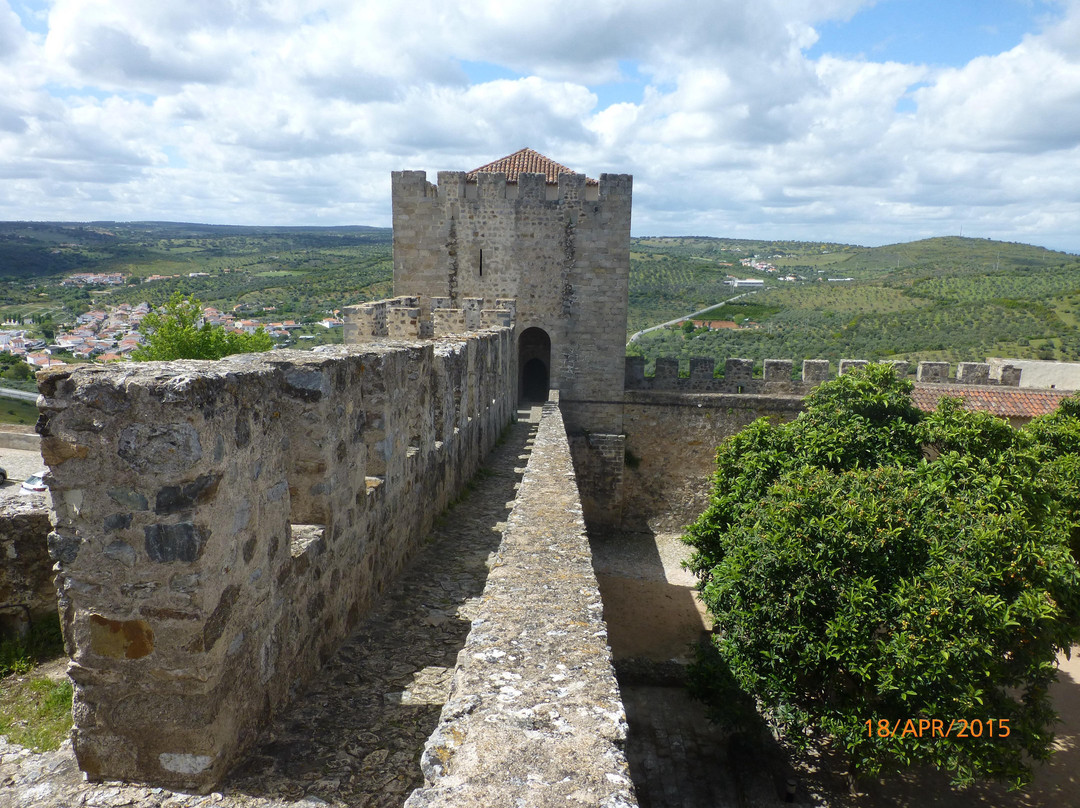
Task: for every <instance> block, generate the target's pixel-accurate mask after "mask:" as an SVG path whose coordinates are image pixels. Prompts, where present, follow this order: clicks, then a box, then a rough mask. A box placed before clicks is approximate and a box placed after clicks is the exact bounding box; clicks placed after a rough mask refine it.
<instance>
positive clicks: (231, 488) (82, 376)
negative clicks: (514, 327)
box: [38, 328, 516, 791]
mask: <svg viewBox="0 0 1080 808" xmlns="http://www.w3.org/2000/svg"><path fill="white" fill-rule="evenodd" d="M511 335H512V331H511V330H510V329H506V328H500V329H491V330H488V331H483V332H478V333H475V334H470V335H469V336H468V337H459V338H448V339H442V340H436V341H434V342H425V343H417V342H412V343H410V342H400V343H383V344H374V345H366V346H362V347H335V348H332V349H329V350H326V351H325V352H321V353H309V352H299V351H274V352H271V353H268V354H259V355H246V356H237V357H229V358H227V359H224V360H221V361H220V362H195V361H178V362H169V363H146V364H136V365H124V366H115V365H110V366H104V367H89V366H84V367H82V368H78V369H75V370H70V369H65V370H59V371H55V372H51V373H48V374H43V375H42V376H41V377H40V378H39V386H40V390H41V393H42V399H41V403H40V408H41V413H42V418H41V420H40V421H39V427H38V428H39V431H40V432H41V435H42V454H43V457H44V459H45V462H46V463H47V464H48V466H49V468H50V473H49V475H48V479H47V481H48V483H49V486H50V488H51V493H52V502H53V511H54V512H53V521H54V529H53V533H52V535H51V536H50V549H51V551H52V553H53V556H54V559H55V561H56V562H57V565H58V570H59V573H58V577H57V586H58V588H59V597H60V612H61V620H62V624H63V628H64V633H65V640H66V642H67V646H68V652H69V654H70V655H71V657H72V661H71V665H70V668H69V673H70V675H71V678H72V680H73V682H74V684H75V707H74V714H75V728H74V732H73V740H74V747H75V752H76V755H77V757H78V760H79V765H80V767H81V768H82V769H83V771H84V772H85V773H86V774H87V776H88V777H89V778H91V779H124V780H134V781H141V782H146V783H154V784H160V785H166V786H171V787H176V788H184V789H193V790H200V791H205V790H208V789H210V788H211V787H213V786H214V785H215V784H216V783H217V782H218V781H219V779H220V778H221V777H222V775H223V774H224V773H225V772H226V771H227V770H228V769H229V767H230V766H231V765H233V764H234V763H235V762H237V760H238V759H239V757H240V756H241V755H242V753H243V752H244V750H245V749H246V748H247V747H248V746H249V745H250V744H251V743H252V742H253V741H254V740H255V738H256V735H257V733H258V730H259V729H260V728H261V727H262V726H263V725H264V724H265V722H266V721H267V720H268V719H269V717H270V716H271V715H272V714H273V713H274V712H275V711H276V710H277V709H278V708H279V707H280V706H281V705H282V704H283V703H284V702H285V701H286V700H287V699H288V698H289V696H290V693H291V692H293V690H294V688H296V687H297V686H298V685H300V684H301V683H302V682H303V681H304V680H305V679H306V678H307V677H308V676H309V675H310V674H311V673H312V672H313V671H314V670H315V669H316V668H317V667H318V666H319V665H320V664H321V662H323V661H325V660H326V659H327V658H328V657H329V656H330V655H331V654H332V653H333V652H334V650H335V649H336V647H337V645H338V643H339V642H340V640H341V639H342V638H343V637H344V636H345V635H346V633H347V632H348V631H349V629H350V627H351V626H353V625H354V624H355V623H356V622H357V620H358V619H359V617H360V616H361V615H362V614H363V613H364V612H365V610H367V609H368V607H369V606H370V605H371V604H372V602H373V601H374V600H375V598H377V597H378V595H379V593H380V591H381V590H382V589H383V587H384V586H385V584H386V583H387V582H388V581H389V580H390V579H392V578H393V577H394V576H395V575H396V574H397V573H398V571H399V570H400V569H401V568H402V566H403V565H404V563H405V561H406V559H407V558H408V557H409V555H410V554H411V553H412V551H413V550H414V549H415V547H416V546H417V544H418V542H419V541H420V540H421V539H422V537H423V536H424V535H425V533H426V532H427V530H428V529H429V528H430V526H431V523H432V520H433V519H434V518H435V517H436V516H437V515H438V514H439V513H440V512H441V511H442V510H443V509H444V507H445V506H446V504H447V503H448V502H449V501H450V500H451V499H452V498H453V497H454V496H455V495H456V494H457V492H458V491H459V489H460V487H461V486H462V485H463V484H464V482H465V481H467V480H468V479H469V478H470V477H471V475H472V474H473V472H474V471H475V469H476V468H477V465H478V463H479V462H480V460H481V459H482V458H483V457H484V455H485V454H486V453H487V451H488V450H489V449H490V448H491V446H492V445H493V444H494V441H495V440H496V439H497V438H498V436H499V434H500V431H501V429H502V427H503V426H504V425H505V424H506V423H508V422H509V420H510V418H511V417H512V415H513V412H514V408H515V405H516V384H515V379H514V373H513V360H514V357H513V345H512V339H511Z"/></svg>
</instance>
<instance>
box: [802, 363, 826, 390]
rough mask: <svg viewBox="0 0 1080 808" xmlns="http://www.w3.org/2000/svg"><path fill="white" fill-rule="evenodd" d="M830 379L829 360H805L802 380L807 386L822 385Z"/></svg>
mask: <svg viewBox="0 0 1080 808" xmlns="http://www.w3.org/2000/svg"><path fill="white" fill-rule="evenodd" d="M828 378H829V360H828V359H804V360H803V363H802V380H803V381H804V382H806V383H807V384H820V383H821V382H823V381H825V380H827V379H828Z"/></svg>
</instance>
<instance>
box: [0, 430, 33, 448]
mask: <svg viewBox="0 0 1080 808" xmlns="http://www.w3.org/2000/svg"><path fill="white" fill-rule="evenodd" d="M27 430H30V431H29V432H28V431H27ZM40 447H41V438H40V437H39V436H37V435H36V434H34V432H33V427H28V426H17V427H10V426H9V427H5V426H4V425H0V449H18V450H19V451H24V452H36V451H39V450H40Z"/></svg>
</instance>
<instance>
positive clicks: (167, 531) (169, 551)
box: [143, 522, 206, 563]
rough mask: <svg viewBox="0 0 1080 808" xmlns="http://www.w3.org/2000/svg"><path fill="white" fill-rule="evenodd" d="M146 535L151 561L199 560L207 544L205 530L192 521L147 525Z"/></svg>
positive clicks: (147, 551)
mask: <svg viewBox="0 0 1080 808" xmlns="http://www.w3.org/2000/svg"><path fill="white" fill-rule="evenodd" d="M143 532H144V534H145V536H146V545H145V546H146V554H147V555H148V556H149V557H150V560H151V561H157V562H159V563H167V562H170V561H186V562H188V563H191V562H192V561H196V560H198V558H199V556H201V555H202V551H203V548H204V547H205V546H206V536H205V534H204V532H203V531H201V530H200V529H199V528H198V527H196V526H195V525H194V524H192V523H191V522H180V523H179V524H175V525H147V526H146V527H144V528H143Z"/></svg>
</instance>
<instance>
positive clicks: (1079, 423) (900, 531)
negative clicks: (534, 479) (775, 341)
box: [685, 365, 1080, 785]
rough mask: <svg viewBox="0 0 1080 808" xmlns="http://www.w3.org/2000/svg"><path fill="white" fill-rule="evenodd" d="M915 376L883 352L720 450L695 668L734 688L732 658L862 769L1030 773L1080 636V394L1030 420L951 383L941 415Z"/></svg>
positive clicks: (698, 567) (782, 715)
mask: <svg viewBox="0 0 1080 808" xmlns="http://www.w3.org/2000/svg"><path fill="white" fill-rule="evenodd" d="M910 390H911V383H910V382H908V381H906V380H898V379H896V378H895V377H894V375H893V372H892V369H891V368H890V367H888V366H884V365H871V366H870V367H868V368H867V369H865V371H860V372H856V373H852V374H848V375H845V376H842V377H840V378H838V379H836V380H835V381H831V382H827V383H825V384H822V385H821V386H819V387H818V388H817V390H816V391H815V392H814V393H813V394H811V395H810V396H809V397H808V398H807V402H806V410H805V412H803V413H802V414H801V415H800V416H799V417H798V418H797V419H796V420H794V421H792V422H790V423H786V424H781V425H773V424H772V423H770V422H769V421H767V420H765V419H761V420H758V421H756V422H755V423H754V424H752V425H751V426H750V427H749V428H747V429H746V430H744V431H743V432H741V433H739V434H738V435H736V436H734V437H733V438H731V439H730V440H728V441H727V442H725V443H724V444H723V445H722V446H721V447H720V448H719V450H718V452H717V471H716V475H715V478H714V480H713V493H712V496H711V500H710V506H709V508H708V510H707V511H706V512H705V513H704V514H703V515H702V516H701V517H700V518H699V519H698V520H697V522H695V523H694V524H693V525H691V526H690V527H689V528H688V530H687V533H686V536H685V539H686V541H687V542H689V543H690V544H691V545H692V546H693V548H694V552H693V555H692V558H691V560H690V561H689V562H688V566H689V567H690V568H691V569H692V570H693V571H694V572H695V573H696V574H697V576H698V578H699V580H700V584H699V588H700V591H701V596H702V598H703V600H704V602H705V604H706V605H707V606H708V608H709V610H710V612H711V613H712V615H713V617H714V620H715V623H716V629H717V633H716V637H715V655H714V656H713V658H712V660H711V661H708V659H707V661H706V663H703V665H704V667H703V669H702V670H699V671H698V672H697V675H696V677H695V679H694V681H696V682H697V683H698V688H697V690H698V692H699V694H701V695H702V696H703V697H705V698H706V699H707V700H708V699H712V700H713V701H714V702H715V701H717V700H718V690H719V684H720V683H719V678H718V677H715V676H710V675H708V674H709V671H710V670H716V667H715V665H716V663H717V661H718V660H717V658H716V657H719V660H722V663H723V665H724V666H726V668H727V670H729V671H730V674H731V675H733V676H734V679H735V681H737V683H738V684H739V686H741V688H742V689H743V690H744V691H745V692H746V693H747V694H749V695H750V696H752V697H753V699H754V700H755V702H756V704H757V705H758V708H759V710H760V711H761V712H762V714H763V715H764V717H765V718H766V719H767V720H768V721H770V722H771V723H772V724H774V725H775V726H777V727H778V728H780V730H781V732H783V733H784V735H785V737H786V738H787V739H789V740H791V741H792V742H794V743H795V744H796V745H799V744H802V743H806V742H807V741H808V740H809V739H810V738H812V737H813V736H815V735H817V736H824V737H830V738H831V739H832V742H833V743H835V744H838V745H839V748H841V749H842V750H843V751H844V752H845V753H846V754H847V755H848V757H849V759H850V761H851V763H852V766H853V771H854V772H861V773H875V772H878V771H882V770H886V769H891V768H899V767H903V766H908V765H911V764H915V763H922V764H930V765H933V766H936V767H938V768H940V769H942V770H944V771H947V772H948V773H949V774H950V775H951V777H952V778H953V780H954V782H956V783H958V784H966V783H969V782H971V781H972V780H974V779H976V778H994V779H1003V780H1006V781H1009V782H1011V783H1013V784H1015V785H1022V784H1023V783H1025V782H1027V781H1028V780H1029V779H1030V776H1031V771H1030V762H1031V761H1040V760H1045V759H1046V758H1048V757H1049V755H1050V754H1051V749H1052V741H1053V725H1054V721H1055V719H1056V716H1055V713H1054V710H1053V708H1052V705H1051V703H1050V699H1049V695H1048V689H1049V686H1050V684H1051V683H1052V682H1053V681H1054V679H1055V677H1056V670H1057V668H1056V662H1055V660H1056V656H1057V654H1058V653H1060V652H1062V651H1066V652H1067V651H1068V649H1069V648H1070V647H1071V645H1072V643H1073V642H1075V641H1076V639H1077V637H1078V636H1080V630H1078V626H1080V573H1078V567H1077V563H1076V559H1075V557H1074V554H1073V552H1072V550H1071V545H1072V546H1075V545H1076V544H1078V543H1080V532H1078V531H1077V524H1078V521H1077V517H1078V514H1080V496H1078V491H1080V462H1078V458H1080V401H1076V400H1070V401H1068V402H1066V404H1065V405H1064V406H1063V407H1062V408H1061V409H1060V410H1059V411H1058V412H1057V413H1055V414H1054V415H1051V416H1047V417H1045V418H1042V419H1037V420H1036V421H1034V422H1032V424H1030V425H1029V426H1028V427H1026V428H1023V429H1019V430H1014V429H1012V428H1011V427H1009V425H1008V424H1007V423H1005V422H1004V421H1002V420H1000V419H996V418H993V417H991V416H989V415H986V414H984V413H971V412H967V411H965V410H964V409H963V408H962V406H961V405H960V403H959V402H958V401H957V400H953V399H945V400H943V402H942V404H941V405H940V406H939V407H938V409H937V411H936V412H934V413H932V414H930V415H928V416H924V415H923V414H922V413H921V412H920V411H918V410H917V409H916V408H915V407H914V406H913V405H912V403H911V399H910ZM710 664H711V665H713V666H714V667H713V668H709V667H708V666H709V665H710ZM725 675H726V671H725ZM935 719H937V720H939V721H941V722H942V723H941V724H940V725H939V724H933V723H932V722H933V721H934V720H935ZM921 722H925V723H921ZM935 728H940V729H939V731H938V732H936V733H935V731H934V730H935ZM946 731H948V734H947V736H946V737H942V735H943V734H945V733H946ZM964 734H967V735H971V736H974V737H960V736H962V735H964Z"/></svg>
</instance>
